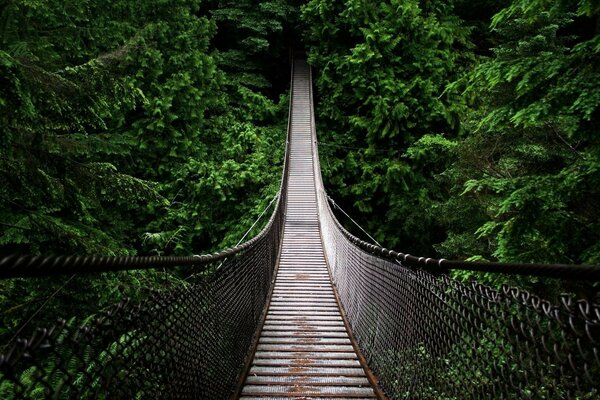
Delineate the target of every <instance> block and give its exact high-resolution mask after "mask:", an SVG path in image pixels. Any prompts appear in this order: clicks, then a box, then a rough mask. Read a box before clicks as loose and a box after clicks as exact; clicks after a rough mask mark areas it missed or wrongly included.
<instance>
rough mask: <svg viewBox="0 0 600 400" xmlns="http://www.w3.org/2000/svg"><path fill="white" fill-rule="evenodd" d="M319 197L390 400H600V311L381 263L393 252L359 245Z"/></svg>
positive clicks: (342, 280)
mask: <svg viewBox="0 0 600 400" xmlns="http://www.w3.org/2000/svg"><path fill="white" fill-rule="evenodd" d="M320 197H321V202H322V203H321V207H322V209H321V212H322V216H321V226H322V230H323V237H324V243H325V250H326V254H327V259H328V262H329V265H330V267H331V272H332V275H333V280H334V282H335V285H336V287H337V291H338V293H339V296H340V300H341V303H342V305H343V308H344V309H345V312H346V313H347V317H348V320H349V324H350V327H351V330H352V333H353V335H354V337H355V338H356V340H357V342H358V344H359V346H360V348H361V349H362V351H363V354H364V355H365V357H366V359H367V361H368V364H369V366H370V367H371V368H372V370H373V371H374V372H375V374H376V375H378V376H379V379H380V384H381V386H382V388H383V389H384V391H385V392H386V393H387V394H388V396H389V397H390V398H395V399H483V398H493V399H523V398H527V399H563V398H568V399H597V398H599V396H600V353H599V352H600V306H598V305H597V304H593V303H590V302H588V301H586V300H583V299H579V300H575V298H574V297H572V296H568V295H564V296H562V298H561V300H560V301H558V302H557V304H553V303H551V302H549V301H547V300H544V299H542V298H540V297H538V296H536V295H533V294H531V293H529V292H527V291H525V290H521V289H519V288H516V287H509V286H504V287H503V288H502V289H501V290H495V289H493V288H491V287H488V286H485V285H481V284H478V283H476V282H472V283H470V284H464V283H461V282H459V281H457V280H454V279H452V278H451V277H450V276H449V275H447V274H433V273H430V272H428V271H426V270H424V269H420V268H413V267H408V266H406V265H403V264H402V262H399V261H397V260H392V259H384V258H382V257H379V256H376V255H374V254H372V253H371V251H377V252H378V253H381V252H383V253H388V254H389V253H390V252H386V251H382V249H381V248H377V246H372V245H367V244H366V243H365V242H362V241H360V240H358V239H356V238H354V237H352V236H351V235H350V234H349V233H348V232H347V231H345V230H344V229H343V228H342V227H341V226H340V225H339V223H338V222H337V220H335V217H334V216H333V215H332V214H331V212H330V211H329V209H328V208H327V207H323V205H324V204H325V203H324V202H325V201H326V200H325V196H324V194H322V195H321V196H320ZM359 245H362V247H363V248H361V247H359ZM367 250H371V251H367ZM391 253H393V252H391ZM396 254H397V253H396ZM392 255H393V254H392Z"/></svg>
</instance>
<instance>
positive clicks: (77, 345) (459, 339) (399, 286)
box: [0, 59, 600, 400]
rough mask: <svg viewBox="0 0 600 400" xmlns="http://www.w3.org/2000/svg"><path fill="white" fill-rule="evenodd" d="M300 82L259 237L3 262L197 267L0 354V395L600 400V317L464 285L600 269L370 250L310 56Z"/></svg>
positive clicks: (560, 278)
mask: <svg viewBox="0 0 600 400" xmlns="http://www.w3.org/2000/svg"><path fill="white" fill-rule="evenodd" d="M290 85H291V88H290V93H291V96H290V99H291V100H290V111H289V122H288V141H287V145H286V156H285V160H284V168H283V174H282V180H281V188H280V191H279V194H278V196H277V199H276V201H275V205H274V211H273V213H272V215H271V217H270V219H269V221H268V223H267V224H266V226H265V228H264V229H263V230H262V231H261V232H260V233H259V234H258V235H257V236H255V237H254V238H252V239H250V240H248V241H246V242H243V243H241V244H239V245H238V246H236V247H234V248H231V249H227V250H225V251H223V252H220V253H216V254H210V255H202V256H189V257H158V256H156V257H94V256H59V257H43V256H22V255H9V256H2V257H0V278H2V279H15V278H27V279H38V278H40V277H49V276H55V275H65V276H69V275H73V274H75V275H83V274H92V276H93V274H98V273H113V272H116V271H123V270H132V269H150V268H170V267H180V268H185V269H186V270H189V271H190V279H189V284H188V285H186V286H185V287H180V288H176V289H173V290H170V291H166V292H160V293H156V294H152V295H150V296H148V298H146V299H145V300H143V301H141V302H133V301H131V300H123V301H122V302H121V303H119V304H115V305H114V306H112V307H111V308H110V309H108V310H99V311H98V313H97V315H95V316H94V317H93V318H87V319H85V320H77V319H70V320H68V321H67V320H59V321H58V322H57V323H56V324H55V325H53V326H51V327H47V328H40V329H38V330H37V331H36V332H35V333H33V334H32V335H31V336H28V337H23V338H19V339H17V340H15V342H14V343H13V344H12V345H11V347H10V348H8V349H6V350H5V352H4V353H3V354H2V355H0V397H2V398H4V399H45V398H48V399H96V398H98V399H155V398H164V399H226V398H230V399H238V398H241V399H246V400H250V399H271V400H274V399H291V398H296V399H311V398H336V399H350V398H352V399H371V398H379V399H385V398H396V399H483V398H493V399H496V398H499V399H517V398H518V399H520V398H530V399H551V398H556V399H558V398H561V399H562V398H572V399H593V398H599V397H600V388H599V386H600V306H599V305H597V304H595V303H593V302H592V301H590V300H589V299H585V298H583V297H576V296H574V295H570V294H564V295H562V296H561V297H560V299H559V300H557V301H549V300H546V299H543V298H540V297H539V296H537V295H535V294H532V293H530V292H528V291H526V290H523V289H521V288H518V287H510V286H503V287H502V288H501V289H495V288H492V287H488V286H485V285H481V284H479V283H477V282H472V283H469V284H467V283H462V282H459V281H457V280H454V279H453V278H451V276H450V275H449V274H448V271H450V270H453V269H464V270H472V271H485V272H490V273H504V274H520V275H529V276H535V277H540V278H547V279H554V280H555V281H556V282H558V283H557V284H559V285H561V284H565V283H566V282H573V281H577V280H581V281H588V282H589V281H600V268H598V267H593V266H582V265H578V266H576V265H536V264H502V263H483V262H481V263H480V262H463V261H452V260H437V259H431V258H424V257H415V256H411V255H409V254H403V253H399V252H396V251H392V250H388V249H384V248H382V247H380V246H379V245H376V244H371V243H368V242H365V241H362V240H361V239H359V238H357V237H355V236H353V235H352V234H350V233H349V232H348V231H347V230H346V229H344V227H343V226H342V225H341V224H340V223H339V222H338V220H337V219H336V217H335V215H334V213H333V211H332V208H335V203H333V202H332V201H331V200H330V199H329V198H328V196H327V194H326V192H325V190H324V186H323V182H322V179H321V173H320V167H319V157H318V148H317V137H316V129H315V121H314V112H313V96H312V79H311V70H310V67H309V66H308V64H307V63H306V62H305V61H304V60H301V59H299V60H295V61H294V62H293V65H292V79H291V84H290ZM565 287H567V286H565ZM67 317H68V316H67Z"/></svg>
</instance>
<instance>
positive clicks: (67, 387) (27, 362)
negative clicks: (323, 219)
mask: <svg viewBox="0 0 600 400" xmlns="http://www.w3.org/2000/svg"><path fill="white" fill-rule="evenodd" d="M292 76H293V69H292ZM292 82H293V80H292ZM291 107H292V104H291V101H290V110H291ZM289 124H290V123H288V134H289V129H290V126H289ZM288 147H289V146H287V145H286V153H285V158H284V167H283V176H282V178H281V186H280V190H279V195H278V198H277V201H276V204H275V208H274V211H273V214H272V215H271V217H270V219H269V221H268V223H267V224H266V226H265V228H264V229H263V230H262V231H261V232H260V233H259V234H258V235H257V236H255V237H254V238H252V239H250V240H248V241H246V242H244V243H242V244H239V245H238V246H235V247H233V248H231V249H228V250H225V251H222V252H219V253H215V254H209V255H201V256H186V257H157V256H152V257H95V256H50V257H43V256H22V255H9V256H4V257H1V258H0V279H8V278H15V277H27V278H32V279H36V278H39V277H41V278H43V277H48V276H54V275H65V274H69V275H71V274H75V275H81V274H94V273H100V272H112V271H124V270H131V269H156V268H170V267H180V269H183V270H185V271H186V274H187V275H188V278H187V279H186V284H185V285H184V286H181V287H177V288H176V289H173V290H168V291H165V292H157V293H155V294H151V295H149V296H148V297H146V298H145V299H144V300H142V301H132V300H128V299H125V300H123V301H121V302H120V303H118V304H115V305H114V306H112V307H110V308H109V309H108V310H104V311H98V312H97V313H96V314H94V315H88V316H86V317H84V318H71V319H69V320H58V322H57V323H56V324H55V325H53V326H51V327H49V328H40V329H37V330H36V331H35V332H34V333H33V334H32V335H30V336H28V337H21V338H18V339H16V340H15V341H14V343H12V344H11V345H10V346H7V350H6V351H5V352H4V353H3V354H1V355H0V398H2V399H7V400H9V399H10V400H13V399H157V398H160V399H223V398H228V397H229V396H231V395H232V393H234V391H235V389H236V387H237V383H238V379H239V377H240V376H241V374H242V372H243V368H244V365H245V363H246V362H247V358H248V357H249V356H250V354H248V353H249V349H250V348H251V344H252V343H253V340H254V339H255V338H254V335H255V333H256V331H257V328H258V327H259V325H260V323H261V319H262V316H263V313H264V309H265V306H266V303H267V300H268V295H269V291H270V288H271V283H272V280H273V274H274V270H275V266H276V263H277V260H278V255H279V249H280V245H281V241H282V236H283V227H284V222H285V206H286V199H287V176H288ZM92 277H93V275H92ZM67 317H69V316H67ZM32 323H35V321H33V322H32Z"/></svg>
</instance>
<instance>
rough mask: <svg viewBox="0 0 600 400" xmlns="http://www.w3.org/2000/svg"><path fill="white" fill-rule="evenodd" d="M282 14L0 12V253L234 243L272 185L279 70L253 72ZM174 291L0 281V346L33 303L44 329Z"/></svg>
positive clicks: (273, 44) (278, 5)
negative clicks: (62, 319) (59, 320)
mask: <svg viewBox="0 0 600 400" xmlns="http://www.w3.org/2000/svg"><path fill="white" fill-rule="evenodd" d="M236 10H237V11H236ZM250 10H251V11H252V12H251V13H249V12H248V11H250ZM290 14H292V8H291V7H290V6H289V5H287V3H285V2H283V1H272V2H264V3H259V6H258V7H257V4H255V2H247V3H235V4H233V3H231V4H225V3H220V2H219V3H217V2H214V4H213V3H212V2H209V1H201V0H168V1H163V0H151V1H147V2H143V3H136V2H131V1H126V0H119V1H114V2H110V3H109V4H104V3H99V2H94V1H89V0H84V1H67V2H64V1H48V2H46V1H44V2H41V1H30V0H27V1H26V0H17V1H11V2H9V3H7V4H3V5H2V6H0V27H1V28H0V29H1V30H2V35H1V36H0V37H1V39H0V124H1V129H2V130H1V133H0V144H1V146H0V251H1V252H2V253H33V254H48V253H58V254H74V253H76V254H98V255H135V254H140V253H147V254H148V253H149V254H174V253H176V254H193V253H196V254H197V253H204V252H209V251H212V250H214V249H216V248H217V247H222V246H228V245H232V244H235V243H236V242H237V241H238V240H239V239H240V238H241V237H242V235H243V234H244V233H245V231H246V230H247V229H248V228H249V227H250V226H251V225H252V223H253V222H254V220H255V219H256V217H257V216H258V215H259V213H260V212H261V211H262V210H263V209H264V208H265V207H266V206H267V204H268V203H269V201H270V200H271V198H272V197H273V195H274V194H275V192H276V190H277V188H278V186H279V181H280V173H281V159H282V155H283V142H284V134H285V119H286V115H285V112H284V111H285V110H286V109H287V105H286V104H285V98H281V99H280V95H281V92H282V91H283V90H284V87H285V83H287V80H288V79H289V77H288V76H287V75H288V69H287V68H285V69H284V71H283V72H282V75H283V76H284V77H283V79H285V80H284V83H283V84H282V83H281V82H279V81H277V79H278V77H273V76H271V75H270V74H269V72H268V70H269V69H270V68H272V66H271V64H273V63H272V62H271V60H272V59H273V58H274V52H275V51H279V50H280V48H281V46H282V43H285V41H284V40H283V39H282V35H283V31H284V27H285V25H286V24H287V23H288V22H287V21H288V19H289V18H290V16H289V15H290ZM240 16H243V17H244V18H246V19H245V20H244V21H246V22H243V23H242V24H241V25H238V24H234V22H235V21H236V19H237V18H238V17H240ZM217 32H218V33H219V36H217ZM221 35H222V36H221ZM251 48H253V49H254V50H252V51H249V49H251ZM236 52H237V53H236ZM234 53H235V54H237V59H236V62H235V65H228V64H227V63H226V62H225V61H224V60H225V59H226V58H227V55H228V54H234ZM250 65H251V66H252V67H251V68H242V67H243V66H250ZM267 219H268V214H267V218H264V219H263V220H262V221H260V223H259V224H257V228H256V229H260V228H261V227H262V226H264V223H265V222H266V220H267ZM67 279H68V278H67ZM177 284H180V282H179V275H178V274H177V272H173V273H172V274H168V275H166V274H164V273H162V272H156V271H146V272H131V273H124V274H113V275H111V274H107V275H102V276H99V277H97V278H96V279H81V280H80V279H74V280H73V281H69V282H68V284H67V282H66V280H65V279H62V278H61V279H56V280H45V281H40V280H27V281H26V280H12V281H5V282H1V284H0V293H2V299H1V300H2V301H1V302H0V304H1V306H0V307H1V308H0V310H1V312H2V322H3V324H2V326H3V328H2V330H1V331H0V338H2V339H6V338H8V337H9V336H10V335H11V334H12V333H14V332H15V331H16V330H17V329H18V328H19V327H20V326H21V325H22V321H23V320H24V319H26V318H28V317H29V316H31V315H32V314H33V313H34V312H36V310H38V309H39V307H42V308H44V313H43V315H48V316H49V318H50V319H51V320H53V319H55V318H56V315H64V314H65V313H66V315H79V316H85V315H88V314H90V313H92V312H95V311H96V310H97V308H98V306H100V307H103V306H105V305H107V304H110V303H114V302H115V301H117V300H118V299H120V298H121V297H122V296H129V297H133V298H139V297H143V296H144V295H145V294H146V292H147V290H148V289H159V290H160V289H165V288H169V287H172V286H173V285H177ZM63 285H64V286H63ZM55 292H57V293H58V294H56V295H53V293H55ZM46 300H48V302H47V303H45V301H46ZM72 304H78V306H75V307H73V306H71V305H72ZM79 305H80V306H79ZM39 317H40V316H38V317H37V318H36V325H44V324H45V321H44V320H40V319H39ZM47 322H51V321H47ZM32 328H33V326H27V328H26V329H25V330H24V331H23V332H22V333H21V334H22V335H24V334H27V333H28V332H29V331H30V330H31V329H32ZM0 342H4V340H0Z"/></svg>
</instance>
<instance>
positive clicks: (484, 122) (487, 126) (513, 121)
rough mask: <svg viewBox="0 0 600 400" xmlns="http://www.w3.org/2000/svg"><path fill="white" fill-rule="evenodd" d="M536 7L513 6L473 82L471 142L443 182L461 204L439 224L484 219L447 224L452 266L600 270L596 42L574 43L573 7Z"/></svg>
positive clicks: (502, 16)
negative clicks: (458, 260)
mask: <svg viewBox="0 0 600 400" xmlns="http://www.w3.org/2000/svg"><path fill="white" fill-rule="evenodd" d="M528 4H529V3H528ZM567 6H568V7H567ZM529 7H530V5H528V6H527V7H525V5H524V4H522V3H519V2H515V4H513V5H511V6H510V7H508V8H506V9H504V10H503V11H501V12H500V13H499V14H497V15H496V17H495V18H494V27H495V29H496V31H497V40H498V45H497V47H495V48H494V49H493V56H492V57H490V58H486V59H483V60H481V62H480V63H479V64H478V65H477V66H476V67H475V68H474V69H473V70H472V71H471V72H469V74H468V75H467V76H466V77H465V79H466V82H467V83H466V90H465V95H466V96H467V97H468V98H470V99H473V102H474V103H473V107H472V108H471V109H470V111H469V113H468V114H467V115H466V120H467V122H466V123H465V125H466V126H467V131H468V132H469V135H468V136H466V137H464V138H463V139H462V140H461V141H460V143H459V145H458V147H457V151H456V153H455V155H456V159H457V161H456V162H455V163H454V165H453V166H452V167H451V168H450V169H449V170H448V171H446V172H445V173H444V174H445V175H446V176H447V178H448V182H450V184H451V185H452V186H453V189H452V190H453V196H452V197H451V198H450V199H449V200H448V201H447V202H446V204H444V205H443V206H441V207H440V215H441V216H442V217H443V216H444V215H452V214H451V212H449V211H450V210H455V209H457V208H459V209H460V208H474V209H475V211H474V215H477V218H476V219H471V220H469V219H462V218H461V219H460V220H459V219H458V218H457V219H454V217H450V218H447V220H448V223H449V224H451V229H452V234H450V235H449V236H448V239H447V240H446V241H445V242H444V243H442V244H441V245H440V246H439V247H438V248H439V249H440V251H442V252H444V253H445V254H449V255H450V256H463V257H464V256H467V255H469V256H475V255H477V256H480V257H483V258H487V259H497V260H501V261H520V262H548V263H556V262H563V263H591V264H598V263H599V262H600V258H599V257H600V253H598V249H599V247H598V243H600V236H599V234H598V232H600V225H599V221H600V218H599V217H600V214H598V210H597V207H595V206H594V204H595V199H596V198H598V196H599V195H600V192H599V191H598V183H599V182H600V174H599V167H600V164H599V162H600V152H599V151H600V147H599V145H600V142H599V141H598V135H597V134H596V131H597V124H598V121H597V119H598V107H599V106H600V90H599V89H600V86H599V82H600V75H599V71H600V58H599V57H598V54H597V53H596V52H595V51H594V50H593V46H594V43H595V41H596V40H597V37H598V35H595V36H593V37H592V38H590V39H588V40H586V39H584V38H581V37H578V36H575V35H570V34H569V29H572V28H573V24H574V23H575V21H574V19H573V18H575V13H576V12H578V11H580V10H578V9H577V8H576V7H574V6H573V5H569V4H567V5H565V7H566V8H563V7H562V6H561V5H557V4H554V3H553V4H548V5H547V6H544V7H541V5H540V6H535V8H533V9H531V8H529ZM533 10H535V12H534V11H533ZM578 22H580V23H581V22H582V21H581V20H580V21H578ZM459 218H460V217H459ZM473 235H474V236H475V237H476V239H477V240H475V241H474V240H473V239H472V236H473ZM459 237H463V238H467V241H464V240H463V241H460V240H458V241H457V238H459Z"/></svg>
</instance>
